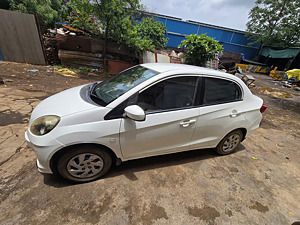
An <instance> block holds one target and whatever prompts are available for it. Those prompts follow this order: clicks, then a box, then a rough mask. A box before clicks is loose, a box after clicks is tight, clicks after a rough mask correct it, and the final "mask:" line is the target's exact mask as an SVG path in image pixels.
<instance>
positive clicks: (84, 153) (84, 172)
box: [57, 145, 112, 183]
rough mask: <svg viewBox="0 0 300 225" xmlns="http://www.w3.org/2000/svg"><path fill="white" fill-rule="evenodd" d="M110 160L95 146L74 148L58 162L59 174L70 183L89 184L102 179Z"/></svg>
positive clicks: (106, 154) (107, 154)
mask: <svg viewBox="0 0 300 225" xmlns="http://www.w3.org/2000/svg"><path fill="white" fill-rule="evenodd" d="M111 164H112V158H111V156H110V154H109V153H108V152H106V151H105V150H103V149H99V148H98V147H97V146H92V145H86V146H74V147H73V148H71V149H69V151H67V152H66V153H65V154H64V155H62V156H61V158H60V159H59V160H58V164H57V170H58V172H59V174H60V175H61V176H62V177H63V178H65V179H67V180H69V181H72V182H78V183H83V182H89V181H92V180H96V179H98V178H100V177H102V176H103V175H104V174H106V173H107V171H108V170H109V169H110V167H111Z"/></svg>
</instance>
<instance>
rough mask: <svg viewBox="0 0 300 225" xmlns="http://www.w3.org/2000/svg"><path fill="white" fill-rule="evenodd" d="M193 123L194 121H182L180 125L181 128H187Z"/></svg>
mask: <svg viewBox="0 0 300 225" xmlns="http://www.w3.org/2000/svg"><path fill="white" fill-rule="evenodd" d="M195 122H196V120H189V121H182V122H181V123H180V125H181V126H183V127H188V126H189V125H190V124H191V123H195Z"/></svg>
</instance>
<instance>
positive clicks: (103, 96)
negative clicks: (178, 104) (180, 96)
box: [91, 66, 158, 105]
mask: <svg viewBox="0 0 300 225" xmlns="http://www.w3.org/2000/svg"><path fill="white" fill-rule="evenodd" d="M157 74H158V72H156V71H153V70H150V69H148V68H145V67H143V66H136V67H133V68H131V69H128V70H125V71H123V72H121V73H119V74H118V75H117V76H115V77H112V78H111V79H109V80H106V81H104V82H102V83H99V84H97V85H96V86H95V88H94V89H93V90H92V93H91V96H94V97H96V98H97V99H100V100H101V102H102V103H104V104H105V105H107V104H109V103H110V102H112V101H114V100H115V99H117V98H118V97H120V96H121V95H123V94H124V93H126V92H127V91H129V90H130V89H132V88H134V87H136V86H137V85H139V84H141V83H142V82H144V81H146V80H148V79H149V78H151V77H153V76H155V75H157Z"/></svg>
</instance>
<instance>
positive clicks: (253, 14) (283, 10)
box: [246, 0, 300, 47]
mask: <svg viewBox="0 0 300 225" xmlns="http://www.w3.org/2000/svg"><path fill="white" fill-rule="evenodd" d="M246 31H248V32H249V34H248V37H250V38H252V39H253V40H254V42H253V43H263V44H266V45H271V46H277V47H289V46H299V45H300V1H299V0H256V2H255V6H254V7H253V8H252V9H251V11H250V13H249V21H248V23H247V30H246Z"/></svg>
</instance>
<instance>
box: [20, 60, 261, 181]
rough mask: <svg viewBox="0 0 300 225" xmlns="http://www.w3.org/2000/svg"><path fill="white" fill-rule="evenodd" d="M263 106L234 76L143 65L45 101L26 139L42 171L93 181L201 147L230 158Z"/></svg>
mask: <svg viewBox="0 0 300 225" xmlns="http://www.w3.org/2000/svg"><path fill="white" fill-rule="evenodd" d="M265 109H266V106H265V105H263V101H262V100H261V99H260V98H258V97H257V96H255V95H253V94H252V93H251V92H250V90H249V89H248V87H247V86H246V85H245V84H244V83H243V82H242V81H241V80H240V79H239V78H237V77H235V76H233V75H230V74H226V73H223V72H219V71H215V70H210V69H205V68H201V67H195V66H188V65H179V64H157V63H156V64H155V63H153V64H142V65H138V66H135V67H132V68H130V69H128V70H125V71H123V72H121V73H120V74H118V75H117V76H115V77H113V78H111V79H109V80H106V81H104V82H96V83H92V84H87V85H84V86H80V87H75V88H71V89H68V90H65V91H63V92H60V93H58V94H56V95H53V96H51V97H49V98H47V99H45V100H44V101H42V102H41V103H40V104H39V105H38V106H37V107H36V108H35V109H34V111H33V112H32V115H31V118H30V121H29V125H28V130H27V131H26V134H25V137H26V140H27V142H28V144H29V146H31V147H32V148H33V149H34V151H35V153H36V155H37V165H38V170H39V171H40V172H42V173H54V172H58V173H59V174H60V175H61V176H62V177H64V178H65V179H67V180H70V181H74V182H88V181H91V180H95V179H98V178H99V177H102V176H103V175H104V174H105V173H106V172H107V171H108V170H109V169H110V167H111V165H112V164H118V163H120V162H123V161H127V160H132V159H138V158H143V157H148V156H156V155H163V154H169V153H175V152H181V151H187V150H193V149H203V148H216V150H217V152H218V153H219V154H221V155H225V154H229V153H232V152H233V151H234V150H235V148H236V147H237V146H238V144H239V143H240V142H241V141H242V140H244V139H245V137H247V136H249V135H250V134H251V133H252V132H253V131H254V130H255V129H257V128H258V127H259V124H260V121H261V119H262V113H263V112H264V111H265Z"/></svg>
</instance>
